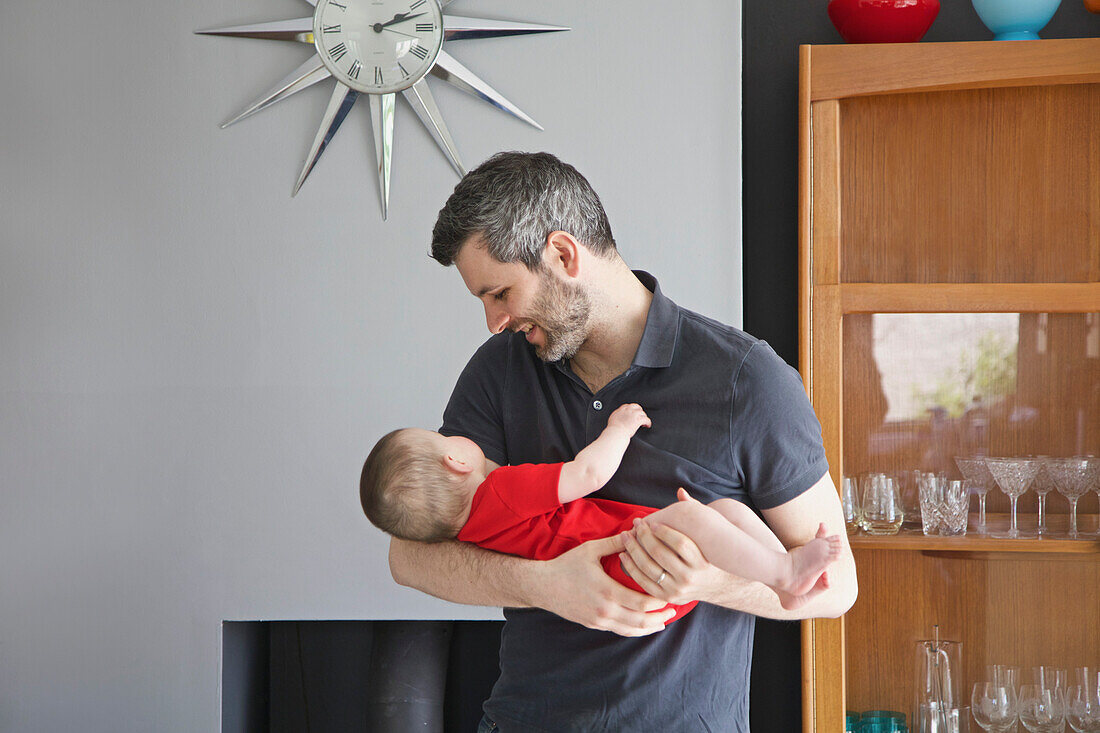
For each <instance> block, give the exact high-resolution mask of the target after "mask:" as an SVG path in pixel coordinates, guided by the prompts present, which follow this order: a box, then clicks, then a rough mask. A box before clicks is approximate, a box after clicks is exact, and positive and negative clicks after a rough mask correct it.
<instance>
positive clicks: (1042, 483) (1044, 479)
mask: <svg viewBox="0 0 1100 733" xmlns="http://www.w3.org/2000/svg"><path fill="white" fill-rule="evenodd" d="M1036 460H1037V461H1039V473H1038V474H1037V475H1036V476H1035V482H1034V483H1033V484H1032V485H1031V488H1033V489H1035V493H1036V494H1038V495H1039V528H1038V531H1039V534H1041V535H1044V534H1050V530H1049V529H1047V494H1049V493H1050V492H1051V491H1053V490H1054V479H1053V478H1051V475H1050V471H1049V470H1048V469H1047V464H1048V463H1049V462H1050V459H1049V458H1047V457H1046V456H1041V457H1039V458H1037V459H1036Z"/></svg>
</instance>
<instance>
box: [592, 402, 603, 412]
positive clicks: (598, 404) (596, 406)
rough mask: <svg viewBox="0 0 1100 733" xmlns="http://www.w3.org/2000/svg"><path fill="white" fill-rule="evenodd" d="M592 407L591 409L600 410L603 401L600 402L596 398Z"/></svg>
mask: <svg viewBox="0 0 1100 733" xmlns="http://www.w3.org/2000/svg"><path fill="white" fill-rule="evenodd" d="M592 409H593V410H602V409H603V403H602V402H600V401H599V400H596V401H595V402H593V403H592Z"/></svg>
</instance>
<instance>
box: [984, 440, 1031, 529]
mask: <svg viewBox="0 0 1100 733" xmlns="http://www.w3.org/2000/svg"><path fill="white" fill-rule="evenodd" d="M985 464H986V466H988V467H989V473H990V474H991V475H992V476H993V480H994V481H996V482H997V486H998V487H999V488H1000V489H1001V491H1003V492H1004V493H1005V494H1006V495H1007V496H1008V498H1009V499H1010V500H1011V501H1012V525H1011V527H1009V530H1008V532H1004V533H996V534H994V535H993V536H994V537H1005V538H1008V539H1013V540H1014V539H1016V538H1018V537H1028V536H1033V535H1031V534H1030V533H1024V532H1021V531H1020V530H1019V528H1018V527H1017V526H1016V502H1017V500H1019V498H1020V496H1022V495H1023V494H1024V492H1026V491H1027V489H1028V487H1029V486H1031V482H1032V481H1034V480H1035V475H1036V474H1037V473H1039V462H1038V461H1036V460H1035V459H1033V458H986V459H985Z"/></svg>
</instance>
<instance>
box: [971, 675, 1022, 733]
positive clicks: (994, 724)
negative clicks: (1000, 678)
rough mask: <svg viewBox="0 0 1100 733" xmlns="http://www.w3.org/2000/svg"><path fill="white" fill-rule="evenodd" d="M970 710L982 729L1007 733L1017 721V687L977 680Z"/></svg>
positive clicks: (996, 732)
mask: <svg viewBox="0 0 1100 733" xmlns="http://www.w3.org/2000/svg"><path fill="white" fill-rule="evenodd" d="M970 712H971V713H972V714H973V715H974V720H975V721H976V722H977V723H978V725H980V726H981V727H982V730H987V731H990V733H1006V732H1007V731H1008V730H1009V729H1010V728H1011V727H1012V726H1013V725H1015V723H1016V713H1017V704H1016V689H1015V688H1014V687H1011V686H1009V685H1002V684H996V683H993V682H977V683H975V684H974V691H973V693H971V695H970Z"/></svg>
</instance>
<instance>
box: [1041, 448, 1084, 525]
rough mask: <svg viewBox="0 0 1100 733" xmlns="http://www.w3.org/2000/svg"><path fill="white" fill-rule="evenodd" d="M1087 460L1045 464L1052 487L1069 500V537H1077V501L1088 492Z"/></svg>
mask: <svg viewBox="0 0 1100 733" xmlns="http://www.w3.org/2000/svg"><path fill="white" fill-rule="evenodd" d="M1090 463H1092V461H1091V460H1090V459H1088V458H1051V459H1050V460H1049V461H1048V462H1047V470H1048V471H1049V472H1050V475H1051V478H1053V479H1054V486H1055V488H1057V489H1058V493H1059V494H1061V495H1062V496H1064V497H1066V499H1068V500H1069V506H1070V513H1069V516H1070V520H1069V536H1070V537H1073V538H1076V537H1077V500H1078V499H1080V498H1081V497H1082V496H1084V495H1085V494H1087V493H1088V491H1089V473H1090V471H1091V470H1094V469H1091V468H1090V466H1089V464H1090Z"/></svg>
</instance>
